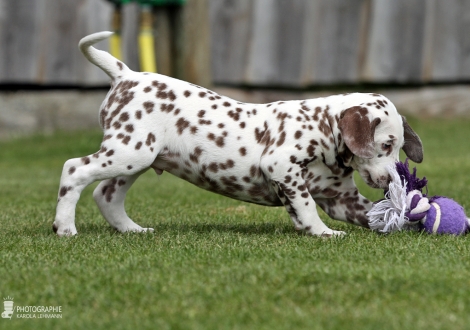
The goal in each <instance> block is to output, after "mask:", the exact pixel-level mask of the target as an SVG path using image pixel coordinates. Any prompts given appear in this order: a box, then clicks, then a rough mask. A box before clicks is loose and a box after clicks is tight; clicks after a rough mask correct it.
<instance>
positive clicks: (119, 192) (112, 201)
mask: <svg viewBox="0 0 470 330" xmlns="http://www.w3.org/2000/svg"><path fill="white" fill-rule="evenodd" d="M145 171H146V170H144V171H142V172H139V173H136V174H134V175H131V176H120V177H117V178H113V179H108V180H104V181H102V182H101V183H100V184H99V185H98V186H97V187H96V188H95V190H94V192H93V198H94V199H95V202H96V204H97V205H98V208H99V209H100V211H101V214H102V215H103V217H104V218H105V219H106V221H108V222H109V224H110V225H111V227H113V228H115V229H116V230H118V231H120V232H127V231H133V232H145V231H153V229H152V228H142V227H141V226H139V225H138V224H136V223H135V222H134V221H132V220H131V219H130V218H129V217H128V216H127V213H126V210H125V208H124V200H125V198H126V193H127V191H128V190H129V188H130V187H131V186H132V184H133V183H134V182H135V180H137V178H138V177H139V176H140V175H141V174H142V173H144V172H145Z"/></svg>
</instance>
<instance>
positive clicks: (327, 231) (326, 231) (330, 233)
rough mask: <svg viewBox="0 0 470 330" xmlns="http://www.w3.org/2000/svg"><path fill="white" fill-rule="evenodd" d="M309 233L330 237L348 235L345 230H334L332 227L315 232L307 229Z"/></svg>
mask: <svg viewBox="0 0 470 330" xmlns="http://www.w3.org/2000/svg"><path fill="white" fill-rule="evenodd" d="M307 233H308V234H309V235H312V236H317V237H323V238H330V237H343V236H345V235H346V233H345V232H344V231H338V230H332V229H330V228H327V229H324V230H323V231H321V232H320V231H318V232H314V231H312V230H307Z"/></svg>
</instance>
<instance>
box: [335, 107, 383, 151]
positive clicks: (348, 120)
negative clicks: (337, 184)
mask: <svg viewBox="0 0 470 330" xmlns="http://www.w3.org/2000/svg"><path fill="white" fill-rule="evenodd" d="M368 113H369V111H368V110H367V108H364V107H360V106H355V107H352V108H348V109H346V110H344V111H343V112H342V113H341V116H340V119H339V122H338V128H339V130H340V131H341V134H342V135H343V139H344V143H345V144H346V146H347V147H348V148H349V149H350V150H351V152H352V153H353V154H355V155H356V156H359V157H361V158H366V159H370V158H373V157H374V154H375V147H374V134H375V128H376V127H377V125H378V124H380V122H381V119H380V118H375V119H374V120H372V121H370V119H369V117H368V116H367V114H368Z"/></svg>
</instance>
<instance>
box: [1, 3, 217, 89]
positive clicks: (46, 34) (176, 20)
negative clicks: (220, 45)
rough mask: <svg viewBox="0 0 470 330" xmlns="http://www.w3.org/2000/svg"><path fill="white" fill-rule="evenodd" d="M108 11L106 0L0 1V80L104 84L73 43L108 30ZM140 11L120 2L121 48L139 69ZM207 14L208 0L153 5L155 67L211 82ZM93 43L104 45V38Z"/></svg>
mask: <svg viewBox="0 0 470 330" xmlns="http://www.w3.org/2000/svg"><path fill="white" fill-rule="evenodd" d="M112 10H113V6H112V5H111V4H110V3H109V2H108V1H105V0H0V84H39V85H42V84H43V85H72V86H100V85H105V84H107V83H108V81H109V79H108V77H107V76H106V75H105V74H104V73H103V72H102V71H101V70H100V69H98V68H96V67H95V66H93V65H91V64H90V63H89V62H88V61H87V60H85V58H84V57H83V55H82V54H81V53H80V51H79V50H78V47H77V45H78V41H79V40H80V39H81V38H82V37H84V36H86V35H87V34H90V33H93V32H98V31H104V30H110V29H111V17H112ZM139 13H140V8H139V7H138V6H137V5H135V4H128V5H126V6H124V7H123V26H122V38H123V49H122V51H123V57H124V61H125V62H126V64H127V65H128V66H129V67H130V68H131V69H133V70H139V61H138V45H137V36H138V27H139ZM208 15H209V11H208V0H188V1H187V3H186V5H184V6H182V7H158V8H155V10H154V18H155V19H154V21H155V23H154V27H155V30H156V31H157V35H156V38H155V39H156V40H155V41H156V42H155V45H156V55H157V66H158V68H159V72H161V73H163V74H167V75H172V76H177V77H179V78H181V79H185V80H188V81H191V82H194V83H198V84H201V85H208V84H210V78H211V77H210V76H211V75H210V62H209V57H208V56H207V54H208V52H209V48H210V47H209V39H208V38H209V23H208V20H209V16H208ZM196 27H197V28H196ZM97 47H98V48H100V49H104V50H108V43H107V42H101V43H100V44H98V45H97Z"/></svg>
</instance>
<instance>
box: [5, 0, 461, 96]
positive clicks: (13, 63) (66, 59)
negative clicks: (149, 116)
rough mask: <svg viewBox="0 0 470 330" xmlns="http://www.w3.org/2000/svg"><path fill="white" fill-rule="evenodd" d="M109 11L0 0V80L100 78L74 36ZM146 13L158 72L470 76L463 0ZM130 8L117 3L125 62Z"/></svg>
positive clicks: (132, 36)
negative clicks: (121, 16)
mask: <svg viewBox="0 0 470 330" xmlns="http://www.w3.org/2000/svg"><path fill="white" fill-rule="evenodd" d="M111 11H112V7H111V5H110V4H109V3H108V2H107V1H104V0H0V84H9V83H16V84H39V85H41V84H45V85H51V84H52V85H61V84H68V85H74V86H77V85H78V86H81V85H83V86H95V85H103V84H106V83H107V81H108V78H107V77H106V76H105V75H104V74H103V73H102V72H101V71H100V70H99V69H97V68H96V67H94V66H92V65H90V64H89V63H88V62H87V61H86V60H85V59H84V58H83V56H82V55H81V54H80V52H79V51H78V49H77V44H78V41H79V40H80V38H81V37H83V36H85V35H87V34H89V33H91V32H95V31H101V30H109V29H110V20H111ZM154 13H155V18H156V23H155V28H156V31H157V37H156V51H157V59H158V68H159V70H160V72H161V73H164V74H169V75H173V76H177V77H179V78H181V79H185V80H189V81H191V82H194V83H198V84H201V85H205V86H207V85H209V83H210V79H211V77H212V79H213V81H214V82H215V83H219V84H228V85H243V86H267V87H270V86H271V87H273V86H281V87H282V86H284V87H290V88H299V87H308V86H312V85H318V84H360V83H428V82H468V81H470V33H469V31H470V0H188V2H187V4H186V5H185V6H184V10H183V11H181V12H180V13H179V14H176V15H175V13H174V12H173V13H172V11H171V10H168V9H163V8H162V9H158V10H155V12H154ZM138 16H139V8H138V7H137V6H135V5H128V6H126V7H125V9H124V29H123V39H124V42H123V44H124V47H123V48H124V49H123V52H124V61H125V62H126V63H127V64H128V65H129V66H130V67H131V68H132V69H135V70H138V69H139V65H138V53H137V49H138V48H137V33H138ZM209 17H210V21H209ZM209 22H210V23H209ZM209 25H210V29H209ZM209 39H210V42H209ZM210 43H211V45H210ZM107 46H108V45H107V43H105V42H103V43H102V44H100V45H98V47H99V48H101V49H107ZM175 54H179V55H178V56H176V55H175ZM209 63H211V64H212V65H210V64H209ZM211 70H212V74H211Z"/></svg>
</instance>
